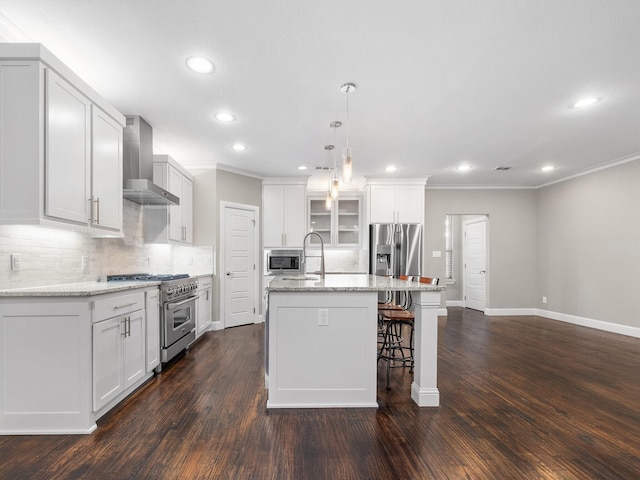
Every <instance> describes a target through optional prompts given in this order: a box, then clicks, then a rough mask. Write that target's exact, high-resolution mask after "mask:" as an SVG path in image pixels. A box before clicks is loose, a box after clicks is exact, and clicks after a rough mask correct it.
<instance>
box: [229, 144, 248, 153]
mask: <svg viewBox="0 0 640 480" xmlns="http://www.w3.org/2000/svg"><path fill="white" fill-rule="evenodd" d="M231 148H233V149H234V150H235V151H236V152H244V151H245V150H246V149H247V147H246V146H245V145H243V144H242V143H234V144H233V145H231Z"/></svg>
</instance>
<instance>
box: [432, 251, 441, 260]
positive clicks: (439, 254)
mask: <svg viewBox="0 0 640 480" xmlns="http://www.w3.org/2000/svg"><path fill="white" fill-rule="evenodd" d="M431 256H432V257H433V258H440V257H441V256H442V252H441V251H440V250H434V251H432V252H431Z"/></svg>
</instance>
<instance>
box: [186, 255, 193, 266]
mask: <svg viewBox="0 0 640 480" xmlns="http://www.w3.org/2000/svg"><path fill="white" fill-rule="evenodd" d="M187 265H188V266H190V267H191V266H193V257H187Z"/></svg>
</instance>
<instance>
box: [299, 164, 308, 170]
mask: <svg viewBox="0 0 640 480" xmlns="http://www.w3.org/2000/svg"><path fill="white" fill-rule="evenodd" d="M306 169H307V166H306V165H300V166H299V167H298V170H306Z"/></svg>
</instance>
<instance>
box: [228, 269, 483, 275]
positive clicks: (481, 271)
mask: <svg viewBox="0 0 640 480" xmlns="http://www.w3.org/2000/svg"><path fill="white" fill-rule="evenodd" d="M480 273H487V271H486V270H480ZM227 275H228V274H227Z"/></svg>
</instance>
